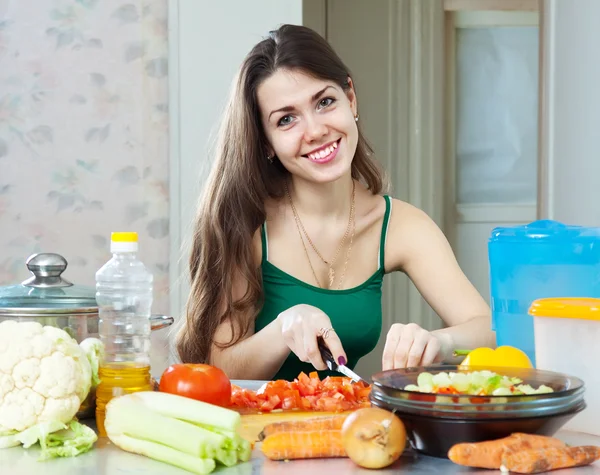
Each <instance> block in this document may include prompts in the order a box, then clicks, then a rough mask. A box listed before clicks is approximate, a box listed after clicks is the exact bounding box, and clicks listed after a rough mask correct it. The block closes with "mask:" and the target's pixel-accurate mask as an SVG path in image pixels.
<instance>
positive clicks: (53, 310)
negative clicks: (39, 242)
mask: <svg viewBox="0 0 600 475" xmlns="http://www.w3.org/2000/svg"><path fill="white" fill-rule="evenodd" d="M26 265H27V269H29V271H30V272H31V274H32V276H31V277H30V278H28V279H27V280H25V281H23V282H21V283H20V284H18V285H11V286H6V287H0V314H7V313H10V314H15V313H17V314H20V313H22V312H23V311H27V313H28V314H30V313H43V314H48V313H50V314H57V313H58V314H65V313H91V312H97V311H98V305H97V303H96V290H95V289H94V288H93V287H86V286H81V285H74V284H72V283H71V282H69V281H68V280H66V279H65V278H64V277H62V276H61V274H62V273H63V272H64V271H65V269H66V268H67V260H66V259H65V258H64V257H63V256H61V255H60V254H53V253H41V254H33V255H32V256H30V257H29V258H28V259H27V261H26Z"/></svg>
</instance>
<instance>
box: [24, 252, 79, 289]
mask: <svg viewBox="0 0 600 475" xmlns="http://www.w3.org/2000/svg"><path fill="white" fill-rule="evenodd" d="M25 263H26V264H27V269H29V272H31V273H32V274H33V277H30V278H29V279H27V280H25V281H24V282H22V284H23V285H26V286H27V287H36V288H56V287H69V286H71V285H73V284H72V283H71V282H69V281H68V280H66V279H63V278H62V277H61V276H60V275H61V274H62V273H63V272H64V271H65V269H66V268H67V260H66V259H65V258H64V257H63V256H61V255H60V254H53V253H40V254H33V255H31V256H29V257H28V258H27V261H25Z"/></svg>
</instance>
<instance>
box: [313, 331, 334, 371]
mask: <svg viewBox="0 0 600 475" xmlns="http://www.w3.org/2000/svg"><path fill="white" fill-rule="evenodd" d="M317 345H318V346H319V351H320V352H321V358H323V361H324V362H325V364H326V365H327V366H328V367H329V369H330V370H331V371H335V370H336V368H337V363H336V362H335V359H334V358H333V355H332V354H331V351H330V350H329V348H328V347H327V345H326V344H325V340H323V337H321V336H319V337H317Z"/></svg>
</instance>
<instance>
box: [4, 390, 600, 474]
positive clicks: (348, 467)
mask: <svg viewBox="0 0 600 475" xmlns="http://www.w3.org/2000/svg"><path fill="white" fill-rule="evenodd" d="M232 383H233V384H237V385H238V386H242V387H248V388H250V389H257V388H258V387H260V386H261V385H262V384H263V383H264V381H232ZM82 422H87V423H88V424H89V425H90V426H91V427H92V428H94V429H95V425H94V421H93V420H91V421H82ZM555 437H557V438H559V439H561V440H563V441H564V442H566V443H567V444H570V445H596V446H600V437H596V436H592V435H588V434H581V433H574V432H568V431H559V432H558V433H557V434H556V435H555ZM38 453H39V449H38V448H36V447H34V448H30V449H28V450H24V449H23V448H22V447H14V448H10V449H0V475H80V474H81V475H186V474H187V475H190V472H187V471H185V470H181V469H178V468H176V467H172V466H170V465H167V464H164V463H161V462H157V461H155V460H152V459H150V458H147V457H144V456H141V455H135V454H131V453H128V452H125V451H123V450H121V449H119V448H118V447H116V446H115V445H114V444H112V443H111V442H110V440H109V439H107V438H105V437H101V438H99V439H98V441H97V442H96V444H95V447H94V449H93V450H91V451H89V452H87V453H85V454H82V455H79V456H77V457H73V458H61V459H54V460H48V461H46V462H38V461H37V457H38ZM400 471H401V472H402V473H406V474H411V475H426V474H428V475H430V474H438V473H439V474H444V475H453V474H468V475H490V474H494V473H498V474H500V473H501V472H500V471H499V470H498V471H494V470H476V469H470V468H466V467H461V466H459V465H455V464H453V463H452V462H450V461H449V460H447V459H439V458H434V457H428V456H425V455H421V454H418V453H416V452H414V451H413V450H412V449H410V448H407V450H405V452H404V454H403V455H402V457H400V459H399V460H397V461H396V463H394V464H393V465H391V466H390V467H387V468H385V469H381V470H367V469H362V468H360V467H357V466H356V465H355V464H354V463H353V462H352V461H351V460H349V459H347V458H339V459H314V460H294V461H289V462H275V461H272V460H268V459H266V458H265V457H264V456H263V454H262V452H261V451H260V445H257V446H256V447H255V449H254V451H253V453H252V458H251V459H250V461H248V462H246V463H242V464H239V465H237V466H235V467H231V468H223V467H220V468H218V469H217V470H215V471H214V472H213V473H215V474H222V475H257V474H264V475H273V474H278V475H279V474H285V475H307V474H310V475H319V474H327V475H332V474H343V475H358V474H362V475H367V474H369V475H391V474H397V473H399V472H400ZM551 473H552V474H553V475H592V474H594V475H600V462H597V463H595V464H593V465H589V466H587V467H579V468H576V469H565V470H560V471H555V472H551Z"/></svg>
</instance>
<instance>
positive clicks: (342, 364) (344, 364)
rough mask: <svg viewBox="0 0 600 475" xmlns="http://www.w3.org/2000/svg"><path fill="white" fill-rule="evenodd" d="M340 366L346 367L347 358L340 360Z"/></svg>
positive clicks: (340, 358) (341, 357)
mask: <svg viewBox="0 0 600 475" xmlns="http://www.w3.org/2000/svg"><path fill="white" fill-rule="evenodd" d="M338 364H339V365H340V366H346V358H344V357H343V356H340V357H339V358H338Z"/></svg>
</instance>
